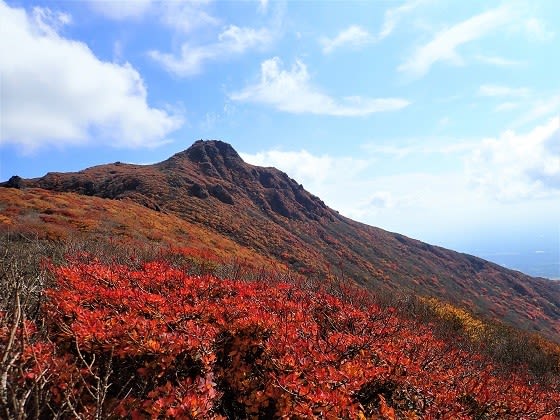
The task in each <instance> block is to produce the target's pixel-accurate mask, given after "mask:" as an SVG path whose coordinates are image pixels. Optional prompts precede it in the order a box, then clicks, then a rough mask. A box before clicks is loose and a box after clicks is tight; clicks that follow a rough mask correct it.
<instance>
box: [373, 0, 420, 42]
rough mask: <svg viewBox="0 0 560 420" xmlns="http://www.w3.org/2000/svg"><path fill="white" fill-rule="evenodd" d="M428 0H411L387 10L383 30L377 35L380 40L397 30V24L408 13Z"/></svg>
mask: <svg viewBox="0 0 560 420" xmlns="http://www.w3.org/2000/svg"><path fill="white" fill-rule="evenodd" d="M425 2H426V0H410V1H407V2H405V3H404V4H402V5H401V6H399V7H395V8H393V9H389V10H387V11H386V12H385V16H384V19H383V25H382V27H381V30H380V31H379V35H378V36H377V39H378V40H381V39H383V38H386V37H388V36H389V35H390V34H391V33H393V31H394V30H395V28H396V26H397V25H398V23H399V22H400V20H401V19H402V18H403V17H404V16H405V15H406V14H408V13H410V12H411V11H413V10H414V9H416V8H417V7H418V6H420V5H421V4H422V3H425Z"/></svg>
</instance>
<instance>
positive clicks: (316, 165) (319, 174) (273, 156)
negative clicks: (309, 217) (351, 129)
mask: <svg viewBox="0 0 560 420" xmlns="http://www.w3.org/2000/svg"><path fill="white" fill-rule="evenodd" d="M240 155H241V157H242V158H243V160H245V161H246V162H247V163H250V164H252V165H258V166H265V167H269V166H274V167H276V168H279V169H281V170H282V171H285V172H286V173H287V174H288V175H290V176H291V177H293V178H295V179H296V180H297V181H298V182H302V183H304V184H306V185H308V184H309V185H315V186H318V185H320V184H325V183H332V182H333V181H335V180H337V179H338V180H340V179H341V178H352V177H353V176H355V175H356V174H357V173H359V172H361V171H362V170H363V169H365V168H366V167H367V166H368V162H367V161H365V160H360V159H355V158H350V157H338V158H334V157H332V156H329V155H322V156H315V155H312V154H311V153H309V152H308V151H306V150H301V151H297V152H285V151H281V150H269V151H265V152H259V153H255V154H249V153H241V154H240Z"/></svg>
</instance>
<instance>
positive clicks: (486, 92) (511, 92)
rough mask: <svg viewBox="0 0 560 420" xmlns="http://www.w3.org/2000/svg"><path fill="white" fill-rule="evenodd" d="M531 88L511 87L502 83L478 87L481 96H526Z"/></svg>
mask: <svg viewBox="0 0 560 420" xmlns="http://www.w3.org/2000/svg"><path fill="white" fill-rule="evenodd" d="M530 93H531V90H530V89H528V88H525V87H522V88H512V87H509V86H503V85H482V86H480V88H479V89H478V94H479V95H481V96H527V95H529V94H530Z"/></svg>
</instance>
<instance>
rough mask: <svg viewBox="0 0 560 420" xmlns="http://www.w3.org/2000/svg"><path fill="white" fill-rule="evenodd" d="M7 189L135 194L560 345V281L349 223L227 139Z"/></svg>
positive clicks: (292, 254)
mask: <svg viewBox="0 0 560 420" xmlns="http://www.w3.org/2000/svg"><path fill="white" fill-rule="evenodd" d="M4 186H12V187H19V188H25V187H39V188H44V189H48V190H53V191H59V192H74V193H79V194H82V195H91V196H98V197H103V198H110V199H131V200H133V201H135V202H137V203H139V204H141V205H143V206H145V207H148V208H150V209H153V210H155V211H159V212H162V213H169V214H172V215H175V216H178V217H179V218H181V219H183V220H186V221H188V222H190V223H193V224H196V225H202V226H204V227H205V228H208V229H210V230H212V231H213V232H215V233H217V234H220V235H223V236H226V237H227V238H229V239H231V240H233V241H234V242H236V243H237V244H239V245H241V246H243V247H247V248H250V249H252V250H254V251H256V252H257V253H259V254H261V255H263V256H265V257H268V258H274V259H277V260H279V261H282V262H284V263H287V264H290V265H291V266H292V267H294V268H296V269H298V270H300V271H301V272H303V273H306V274H307V275H311V276H313V275H317V276H319V275H320V276H322V275H327V276H328V275H332V276H338V277H341V278H344V279H352V280H354V281H356V282H358V283H360V284H363V285H366V286H367V287H371V288H376V289H382V290H384V291H386V292H392V291H399V292H400V291H405V292H412V293H416V294H421V295H427V296H437V297H439V298H442V299H445V300H448V301H450V302H452V303H454V304H458V305H461V306H464V307H467V308H468V309H470V310H473V311H474V312H475V313H478V314H483V315H487V316H491V317H498V318H500V319H502V320H504V321H506V322H509V323H511V324H513V325H515V326H518V327H521V328H524V329H527V330H530V331H540V332H541V333H543V334H544V335H546V336H548V337H549V338H552V339H553V340H555V341H560V321H559V320H560V284H559V283H558V282H553V281H548V280H545V279H538V278H531V277H529V276H526V275H523V274H521V273H519V272H514V271H511V270H507V269H504V268H502V267H500V266H498V265H495V264H492V263H490V262H487V261H484V260H482V259H479V258H476V257H473V256H469V255H465V254H460V253H457V252H454V251H450V250H447V249H444V248H440V247H435V246H431V245H428V244H425V243H422V242H420V241H416V240H413V239H410V238H407V237H405V236H402V235H399V234H395V233H390V232H386V231H384V230H382V229H378V228H374V227H371V226H367V225H364V224H361V223H358V222H355V221H353V220H350V219H348V218H346V217H343V216H341V215H340V214H338V213H337V212H336V211H334V210H332V209H330V208H329V207H327V206H326V205H325V204H324V203H323V202H322V201H321V200H320V199H319V198H317V197H315V196H313V195H312V194H310V193H308V192H307V191H305V190H304V189H303V187H302V186H301V185H300V184H298V183H297V182H296V181H295V180H293V179H291V178H289V177H288V176H287V175H286V174H284V173H283V172H281V171H279V170H277V169H275V168H262V167H257V166H253V165H249V164H247V163H245V162H243V160H242V159H241V158H240V157H239V155H238V154H237V152H236V151H235V150H234V149H233V148H232V147H231V146H230V145H228V144H226V143H223V142H220V141H198V142H196V143H195V144H194V145H193V146H192V147H190V148H189V149H187V150H185V151H183V152H180V153H177V154H176V155H174V156H172V157H171V158H169V159H167V160H165V161H163V162H160V163H158V164H155V165H144V166H142V165H130V164H123V163H119V162H117V163H113V164H108V165H101V166H96V167H93V168H89V169H86V170H83V171H80V172H77V173H49V174H47V175H46V176H44V177H42V178H37V179H32V180H22V179H21V178H16V177H13V178H12V179H11V180H10V181H8V182H7V183H4Z"/></svg>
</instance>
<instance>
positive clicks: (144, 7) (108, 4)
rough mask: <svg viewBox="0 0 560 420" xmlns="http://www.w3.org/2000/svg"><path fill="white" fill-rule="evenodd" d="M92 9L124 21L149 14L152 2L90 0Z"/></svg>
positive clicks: (142, 0)
mask: <svg viewBox="0 0 560 420" xmlns="http://www.w3.org/2000/svg"><path fill="white" fill-rule="evenodd" d="M88 3H89V5H90V7H91V8H92V9H93V10H94V11H95V12H96V13H99V14H101V15H103V16H105V17H107V18H109V19H114V20H124V19H130V18H140V17H141V16H143V15H144V14H146V13H147V12H148V10H149V9H150V7H151V6H152V4H153V1H152V0H126V1H125V0H113V1H106V0H89V1H88Z"/></svg>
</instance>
